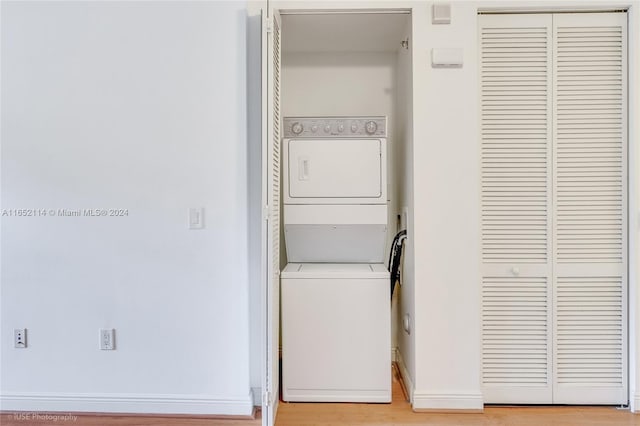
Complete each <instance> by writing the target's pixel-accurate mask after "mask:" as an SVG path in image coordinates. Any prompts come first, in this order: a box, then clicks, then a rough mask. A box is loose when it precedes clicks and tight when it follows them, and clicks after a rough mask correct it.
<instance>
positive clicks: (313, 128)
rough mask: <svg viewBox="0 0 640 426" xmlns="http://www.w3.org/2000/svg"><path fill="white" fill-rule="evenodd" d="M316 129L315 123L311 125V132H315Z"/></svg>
mask: <svg viewBox="0 0 640 426" xmlns="http://www.w3.org/2000/svg"><path fill="white" fill-rule="evenodd" d="M317 131H318V126H316V125H315V124H314V125H312V126H311V132H313V133H315V132H317Z"/></svg>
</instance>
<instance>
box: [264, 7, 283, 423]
mask: <svg viewBox="0 0 640 426" xmlns="http://www.w3.org/2000/svg"><path fill="white" fill-rule="evenodd" d="M264 15H265V14H264V12H263V30H262V100H263V105H262V111H263V117H262V128H263V134H262V178H263V179H262V185H263V188H262V201H263V204H262V205H263V209H264V210H263V213H264V214H263V216H264V224H263V233H262V235H263V238H262V247H263V255H262V264H263V265H262V276H263V286H262V288H263V292H262V294H263V297H262V302H263V303H262V306H263V307H264V311H263V330H264V344H263V348H264V354H263V360H262V361H263V366H264V372H263V374H262V377H263V381H262V392H263V395H262V424H263V426H273V425H274V424H275V418H276V411H277V406H278V400H279V398H278V394H279V351H278V347H279V335H280V140H281V134H280V129H281V124H280V123H281V117H280V62H281V61H280V59H281V58H280V29H281V25H280V22H281V21H280V15H279V14H278V13H277V11H274V10H273V9H270V10H269V11H268V12H267V14H266V16H264Z"/></svg>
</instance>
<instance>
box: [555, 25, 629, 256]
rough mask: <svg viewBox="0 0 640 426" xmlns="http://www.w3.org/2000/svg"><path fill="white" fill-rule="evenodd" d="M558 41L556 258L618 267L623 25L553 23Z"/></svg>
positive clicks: (620, 252) (621, 211)
mask: <svg viewBox="0 0 640 426" xmlns="http://www.w3.org/2000/svg"><path fill="white" fill-rule="evenodd" d="M555 40H556V42H555V62H556V66H555V106H556V114H555V116H556V123H555V138H554V143H555V165H556V183H555V186H556V192H555V198H556V199H555V206H556V207H555V209H556V215H555V220H556V223H555V225H556V239H557V242H556V256H557V261H558V262H561V263H575V262H603V263H607V262H621V261H622V258H623V256H624V253H623V252H624V250H625V248H624V241H623V235H624V232H623V230H622V226H623V225H624V218H623V216H624V214H625V209H624V206H623V200H624V192H625V191H626V187H625V184H624V179H625V176H624V174H625V163H626V156H625V153H626V146H625V143H624V139H625V138H624V134H625V132H626V130H625V122H624V120H623V117H622V111H623V107H624V105H623V102H624V100H625V97H624V82H623V79H624V78H625V73H624V71H623V60H624V58H623V50H622V49H623V46H624V40H623V28H622V27H621V26H620V25H606V23H605V24H602V25H594V26H578V25H575V24H571V25H566V26H565V25H556V28H555ZM603 63H606V64H607V68H603V65H602V64H603ZM587 106H588V107H587ZM602 224H608V225H610V227H611V229H610V231H611V232H610V233H608V234H603V233H602V232H599V229H598V227H599V226H600V225H602ZM576 225H581V226H576ZM616 228H617V229H616Z"/></svg>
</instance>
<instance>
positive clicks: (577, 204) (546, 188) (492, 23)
mask: <svg viewBox="0 0 640 426" xmlns="http://www.w3.org/2000/svg"><path fill="white" fill-rule="evenodd" d="M626 38H627V34H626V14H625V13H585V14H579V13H576V14H570V13H559V14H535V15H487V16H481V17H480V43H481V89H482V94H481V102H482V106H481V111H482V120H481V122H482V140H481V143H482V178H481V180H482V256H483V273H482V274H483V281H482V315H483V321H482V335H483V388H484V397H485V401H486V402H489V403H556V404H624V403H626V402H627V400H628V399H627V375H628V373H627V250H628V248H627V247H628V246H627V193H628V190H627V118H626V117H627V106H626V105H627V100H626V92H627V87H626V81H627V63H626V61H627V59H626Z"/></svg>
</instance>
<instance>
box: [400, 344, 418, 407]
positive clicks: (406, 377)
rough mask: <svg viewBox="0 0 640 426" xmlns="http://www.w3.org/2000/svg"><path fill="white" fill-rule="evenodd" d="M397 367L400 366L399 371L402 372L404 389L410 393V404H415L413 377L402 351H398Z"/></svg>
mask: <svg viewBox="0 0 640 426" xmlns="http://www.w3.org/2000/svg"><path fill="white" fill-rule="evenodd" d="M396 365H397V366H398V370H399V371H400V376H401V377H402V382H403V383H404V388H405V390H406V391H407V393H408V395H407V396H408V397H409V402H410V403H413V392H414V387H413V381H412V380H411V375H410V374H409V370H408V369H407V365H406V364H405V363H404V359H403V358H402V353H400V349H399V348H398V349H396Z"/></svg>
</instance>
